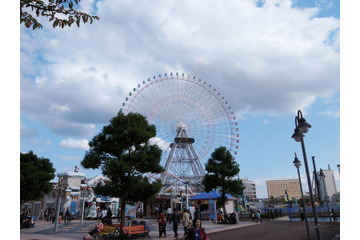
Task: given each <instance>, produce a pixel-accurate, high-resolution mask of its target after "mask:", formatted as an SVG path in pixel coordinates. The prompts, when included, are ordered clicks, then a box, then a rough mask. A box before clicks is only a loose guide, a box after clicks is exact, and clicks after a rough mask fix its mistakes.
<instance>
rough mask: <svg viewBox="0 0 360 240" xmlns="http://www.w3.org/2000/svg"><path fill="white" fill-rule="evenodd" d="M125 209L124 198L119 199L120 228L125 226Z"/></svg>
mask: <svg viewBox="0 0 360 240" xmlns="http://www.w3.org/2000/svg"><path fill="white" fill-rule="evenodd" d="M125 207H126V201H125V199H124V198H121V226H123V227H124V226H125Z"/></svg>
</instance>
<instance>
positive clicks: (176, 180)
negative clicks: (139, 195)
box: [161, 123, 205, 192]
mask: <svg viewBox="0 0 360 240" xmlns="http://www.w3.org/2000/svg"><path fill="white" fill-rule="evenodd" d="M194 142H195V139H194V138H190V137H189V136H188V135H187V133H186V126H185V124H183V123H180V124H179V125H178V127H177V135H176V137H175V139H174V142H173V143H171V144H170V148H171V151H170V154H169V156H168V158H167V161H166V163H165V172H164V173H163V174H162V176H161V182H162V184H163V185H164V187H163V189H162V191H161V192H166V191H168V190H169V188H171V187H176V186H183V185H184V184H185V182H189V187H190V189H192V190H193V191H195V192H201V191H203V186H202V183H201V181H202V179H203V177H204V175H205V171H204V169H203V166H202V165H201V162H200V160H199V158H198V156H197V155H196V152H195V150H194V147H193V145H192V144H193V143H194Z"/></svg>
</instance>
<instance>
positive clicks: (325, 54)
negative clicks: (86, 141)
mask: <svg viewBox="0 0 360 240" xmlns="http://www.w3.org/2000/svg"><path fill="white" fill-rule="evenodd" d="M94 4H96V9H97V12H96V13H95V14H96V15H98V16H99V17H100V21H95V22H94V23H93V24H91V25H90V24H83V25H81V27H80V28H77V27H72V28H67V29H52V27H51V26H50V25H49V23H47V22H46V21H44V22H43V25H44V29H43V30H39V31H32V30H27V29H25V28H24V27H22V28H21V40H20V41H21V73H22V76H21V114H22V115H23V116H26V117H28V118H32V119H37V120H38V121H40V122H42V123H43V124H44V125H45V126H47V127H49V128H50V129H51V130H52V131H53V132H56V133H59V134H63V135H67V136H76V137H89V136H92V135H93V131H94V129H95V124H104V123H106V122H108V120H109V119H110V118H111V117H113V116H115V115H116V113H117V112H118V111H119V109H120V108H121V104H122V102H123V101H124V98H125V97H126V96H127V94H128V92H130V91H131V90H132V88H134V87H136V85H137V84H138V83H141V82H142V81H143V80H146V79H147V78H148V77H152V76H153V75H157V74H159V73H162V74H163V73H164V72H180V73H181V72H185V74H191V75H196V76H197V77H201V78H202V79H205V80H206V81H208V82H209V83H212V84H213V86H214V87H216V88H217V89H218V91H219V92H221V94H222V95H223V96H225V98H227V100H228V101H229V105H230V106H231V107H232V109H234V111H236V112H238V113H241V115H243V114H248V113H250V114H270V115H271V114H282V113H290V112H291V113H292V112H294V111H295V110H296V109H298V108H299V106H301V107H302V108H305V107H307V106H309V105H310V104H312V103H313V102H314V101H315V100H316V99H317V98H331V96H332V95H333V94H334V93H335V92H337V91H338V89H339V52H338V51H336V48H338V42H339V41H338V31H337V29H338V28H339V20H337V19H334V18H317V17H316V14H317V13H318V12H319V8H311V9H296V8H292V7H291V1H289V0H280V1H266V2H265V4H264V5H263V6H262V7H257V6H256V4H255V3H254V2H253V1H222V0H221V1H220V0H214V1H205V2H204V1H199V0H198V1H194V0H191V1H181V4H180V3H179V2H178V1H163V0H158V1H151V2H149V1H142V0H139V1H136V2H134V1H111V0H109V1H97V2H94V1H86V2H84V3H83V2H81V3H80V6H82V7H83V8H84V9H86V10H88V11H91V8H92V7H94V6H95V5H94ZM138 6H142V7H141V8H140V7H138ZM330 33H333V34H330ZM330 36H331V37H332V40H331V39H330V40H329V37H330ZM334 48H335V49H334ZM164 91H166V88H164ZM54 109H56V110H57V111H54Z"/></svg>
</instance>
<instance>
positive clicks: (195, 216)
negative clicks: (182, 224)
mask: <svg viewBox="0 0 360 240" xmlns="http://www.w3.org/2000/svg"><path fill="white" fill-rule="evenodd" d="M196 219H200V220H201V221H202V217H201V212H200V208H199V207H196V210H195V212H194V220H193V225H194V226H195V220H196ZM201 221H200V224H201ZM200 227H201V226H200Z"/></svg>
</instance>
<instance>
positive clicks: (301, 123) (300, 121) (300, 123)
mask: <svg viewBox="0 0 360 240" xmlns="http://www.w3.org/2000/svg"><path fill="white" fill-rule="evenodd" d="M297 127H298V128H299V131H300V132H301V133H307V132H308V131H309V129H310V128H311V125H310V124H309V123H308V122H306V119H305V118H304V117H303V115H302V112H301V111H300V110H298V115H297Z"/></svg>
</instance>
